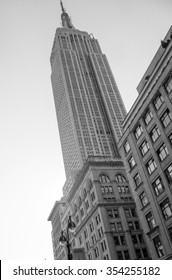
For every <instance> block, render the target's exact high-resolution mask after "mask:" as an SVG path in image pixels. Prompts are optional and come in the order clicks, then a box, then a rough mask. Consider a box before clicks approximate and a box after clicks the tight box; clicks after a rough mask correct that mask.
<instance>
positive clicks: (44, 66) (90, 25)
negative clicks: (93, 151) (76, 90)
mask: <svg viewBox="0 0 172 280" xmlns="http://www.w3.org/2000/svg"><path fill="white" fill-rule="evenodd" d="M59 3H60V0H1V1H0V21H1V23H0V34H1V40H0V41H1V43H0V76H1V82H0V129H1V136H0V171H1V176H0V188H1V194H0V219H1V224H0V225H1V229H0V258H1V259H14V260H17V259H21V260H25V259H40V260H44V259H49V260H52V259H53V252H52V243H51V225H50V223H49V222H47V218H48V216H49V213H50V211H51V209H52V207H53V205H54V202H55V201H56V200H58V199H60V197H61V195H62V191H61V189H62V187H63V184H64V182H65V174H64V167H63V161H62V156H61V147H60V141H59V134H58V127H57V121H56V113H55V106H54V101H53V94H52V88H51V81H50V74H51V69H50V63H49V57H50V53H51V49H52V44H53V40H54V35H55V30H56V28H57V27H60V24H61V19H60V15H61V9H60V4H59ZM63 4H64V7H65V8H66V11H67V12H68V14H69V15H70V16H71V18H72V22H73V25H74V26H75V28H77V29H79V30H82V31H87V32H88V33H89V34H90V33H93V35H94V37H95V38H97V39H98V40H99V43H100V46H101V48H102V51H103V52H104V53H105V54H106V55H107V58H108V60H109V63H110V65H111V68H112V71H113V73H114V76H115V79H116V81H117V84H118V87H119V90H120V92H121V95H122V98H123V100H124V103H125V105H126V108H127V110H129V109H130V107H131V105H132V104H133V102H134V100H135V99H136V97H137V92H136V87H137V85H138V83H139V81H140V79H141V78H142V76H143V74H144V72H145V71H146V69H147V67H148V65H149V63H150V61H151V59H152V58H153V56H154V54H155V52H156V51H157V49H158V47H159V45H160V40H161V39H163V38H164V37H165V35H166V33H167V31H168V29H169V28H170V26H171V24H172V21H171V19H172V16H171V11H172V1H171V0H63Z"/></svg>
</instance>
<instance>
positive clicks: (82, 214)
mask: <svg viewBox="0 0 172 280" xmlns="http://www.w3.org/2000/svg"><path fill="white" fill-rule="evenodd" d="M83 216H84V209H83V208H81V217H83Z"/></svg>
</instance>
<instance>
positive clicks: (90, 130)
mask: <svg viewBox="0 0 172 280" xmlns="http://www.w3.org/2000/svg"><path fill="white" fill-rule="evenodd" d="M60 3H61V8H62V14H61V20H62V28H57V30H56V34H55V39H54V44H53V48H52V53H51V68H52V75H51V80H52V87H53V94H54V100H55V107H56V113H57V121H58V127H59V134H60V140H61V147H62V153H63V160H64V166H65V172H66V177H67V178H68V177H69V176H70V174H71V172H73V171H79V170H81V168H82V167H83V165H84V163H85V161H86V159H87V158H88V156H108V157H112V158H119V157H120V156H119V152H118V148H117V142H118V140H119V139H120V137H121V135H122V122H123V120H124V117H125V116H126V110H125V107H124V104H123V101H122V99H121V96H120V93H119V90H118V88H117V85H116V82H115V79H114V77H113V74H112V71H111V68H110V66H109V63H108V60H107V58H106V55H105V54H103V53H102V50H101V48H100V45H99V43H98V41H97V39H95V38H94V37H93V35H89V34H88V33H87V32H83V31H80V30H78V29H75V27H74V26H73V24H72V22H71V19H70V17H69V15H68V14H67V12H66V11H65V9H64V7H63V3H62V2H60Z"/></svg>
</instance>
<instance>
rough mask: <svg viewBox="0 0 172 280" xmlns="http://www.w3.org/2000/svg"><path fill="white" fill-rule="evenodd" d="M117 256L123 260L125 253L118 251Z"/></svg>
mask: <svg viewBox="0 0 172 280" xmlns="http://www.w3.org/2000/svg"><path fill="white" fill-rule="evenodd" d="M116 253H117V257H118V260H123V254H122V252H121V251H117V252H116Z"/></svg>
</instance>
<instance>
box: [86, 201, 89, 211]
mask: <svg viewBox="0 0 172 280" xmlns="http://www.w3.org/2000/svg"><path fill="white" fill-rule="evenodd" d="M85 206H86V209H88V208H89V202H88V200H86V202H85Z"/></svg>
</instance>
